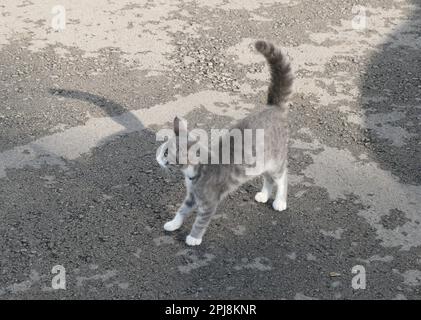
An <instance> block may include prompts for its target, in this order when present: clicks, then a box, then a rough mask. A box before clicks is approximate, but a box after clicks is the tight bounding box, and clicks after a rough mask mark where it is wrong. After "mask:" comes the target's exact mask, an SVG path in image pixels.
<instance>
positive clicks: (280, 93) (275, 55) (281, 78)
mask: <svg viewBox="0 0 421 320" xmlns="http://www.w3.org/2000/svg"><path fill="white" fill-rule="evenodd" d="M255 47H256V50H257V51H259V52H260V53H261V54H263V55H264V56H265V58H266V60H267V62H268V64H269V68H270V74H271V82H270V85H269V92H268V101H267V104H268V105H276V106H283V104H284V103H285V102H286V101H287V99H288V97H289V95H290V94H291V92H292V84H293V82H294V75H293V72H292V70H291V65H290V63H289V59H288V57H287V55H286V54H285V53H284V52H282V51H281V49H279V48H276V47H275V46H274V45H273V44H272V43H270V42H267V41H263V40H259V41H257V42H256V43H255Z"/></svg>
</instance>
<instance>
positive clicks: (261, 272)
mask: <svg viewBox="0 0 421 320" xmlns="http://www.w3.org/2000/svg"><path fill="white" fill-rule="evenodd" d="M56 4H57V1H42V4H39V3H32V2H31V1H26V0H25V1H22V0H5V1H2V3H1V4H0V14H1V19H0V221H1V223H0V299H99V298H105V299H123V298H125V299H181V298H185V299H207V298H213V299H219V298H228V299H238V298H250V299H254V298H260V299H420V297H421V295H420V293H421V292H420V290H421V186H420V184H421V167H420V159H421V152H420V149H421V143H420V131H421V129H420V120H421V112H420V110H421V55H420V54H419V52H420V49H421V40H420V39H421V20H420V17H421V9H420V7H419V6H418V4H417V3H416V2H415V1H411V0H401V1H394V0H367V1H351V0H330V1H325V0H323V1H322V0H316V1H314V0H308V1H299V0H282V1H274V0H258V1H240V0H238V1H237V0H228V1H223V0H207V1H205V0H198V1H153V2H152V1H146V0H145V1H143V0H131V1H128V0H127V1H126V0H123V1H118V2H113V1H107V0H98V1H90V2H86V1H83V0H75V1H72V2H71V4H66V5H65V9H66V27H65V29H64V30H61V31H55V30H53V29H52V27H51V26H52V21H53V18H54V16H55V14H53V13H52V8H53V7H54V6H55V5H56ZM357 4H360V5H363V6H364V7H365V9H366V20H365V21H366V26H365V28H362V29H359V28H358V26H361V23H363V22H362V20H361V19H360V20H358V19H357V20H355V14H356V13H355V12H353V7H354V5H357ZM353 21H354V22H353ZM356 26H357V27H356ZM257 39H268V40H271V41H273V42H275V43H277V44H278V45H280V46H282V47H283V48H284V49H285V50H286V51H287V52H288V54H289V56H290V57H291V60H292V64H293V66H294V69H295V71H296V74H297V79H296V84H295V93H294V95H293V96H292V99H291V107H290V108H291V109H290V127H291V146H290V156H289V167H290V178H289V180H290V185H289V195H288V205H289V207H288V209H287V211H285V212H282V213H279V212H275V211H274V210H272V208H271V206H270V202H269V203H268V204H266V205H262V204H259V203H256V202H255V201H254V194H255V193H256V192H258V190H259V188H260V184H261V182H260V181H259V180H258V179H257V180H255V181H253V182H251V183H249V184H246V185H244V186H243V187H242V188H240V189H239V190H238V191H237V192H235V193H234V194H232V195H231V196H230V197H228V198H227V199H226V201H224V202H223V204H222V205H221V206H220V208H219V211H218V214H217V216H216V217H215V219H214V221H213V222H212V224H211V226H210V227H209V229H208V231H207V233H206V235H205V238H204V241H203V244H202V245H201V246H199V247H194V248H191V247H187V246H186V244H185V243H184V239H185V237H186V235H187V234H188V232H189V229H190V226H191V222H192V221H191V220H190V221H189V222H188V223H187V224H185V225H184V226H183V227H182V228H181V229H180V230H178V231H176V232H175V233H167V232H165V231H164V230H163V224H164V223H165V222H166V221H167V220H169V219H170V218H171V217H172V216H173V214H174V212H175V210H176V209H177V206H178V205H179V204H180V203H181V201H182V200H183V197H184V187H183V181H182V178H181V175H179V174H178V175H177V174H174V175H168V174H167V173H165V172H163V171H162V170H161V169H160V168H159V166H158V164H157V163H156V161H155V150H156V148H157V147H158V145H159V143H158V142H157V141H156V139H155V133H156V132H157V130H159V129H161V128H167V127H170V126H171V121H172V119H173V118H174V116H175V115H179V116H184V117H186V118H187V119H188V120H189V121H190V122H189V123H194V124H195V125H196V126H197V127H201V128H207V129H209V128H213V127H217V128H224V127H226V126H228V125H229V124H230V123H232V122H233V121H235V120H236V119H240V118H242V117H244V116H245V115H246V114H247V113H249V112H250V110H252V109H253V108H254V107H255V105H256V104H259V103H261V102H264V99H265V95H266V88H267V84H268V70H267V67H266V66H265V63H264V61H263V58H262V57H261V56H259V55H258V54H256V52H255V51H254V50H253V48H252V44H253V42H254V41H255V40H257ZM55 265H62V266H63V267H65V269H66V290H53V289H52V288H51V281H52V278H53V276H54V275H53V274H52V273H51V270H52V268H53V266H55ZM356 265H362V266H363V267H364V268H365V270H366V280H367V281H366V289H354V288H353V287H352V286H351V283H352V278H353V277H354V276H355V274H353V273H352V271H351V270H352V268H353V267H354V266H356Z"/></svg>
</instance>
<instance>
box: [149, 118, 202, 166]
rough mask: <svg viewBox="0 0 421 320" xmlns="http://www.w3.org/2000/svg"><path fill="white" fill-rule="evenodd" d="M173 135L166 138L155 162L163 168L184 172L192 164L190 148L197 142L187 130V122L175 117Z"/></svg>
mask: <svg viewBox="0 0 421 320" xmlns="http://www.w3.org/2000/svg"><path fill="white" fill-rule="evenodd" d="M173 130H174V132H173V133H174V134H173V135H171V136H169V137H168V140H167V141H166V142H164V143H163V144H162V145H161V146H160V147H159V148H158V150H157V153H156V161H157V162H158V163H159V165H160V166H161V167H163V168H170V167H175V168H178V169H180V170H185V169H186V168H187V167H188V166H189V165H192V164H197V163H192V161H191V157H189V150H190V148H191V147H192V146H193V145H194V144H196V143H197V142H198V139H197V138H195V137H194V135H192V134H191V133H189V131H188V130H187V121H186V120H184V119H182V118H179V117H175V119H174V129H173Z"/></svg>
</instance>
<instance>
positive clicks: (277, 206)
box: [272, 200, 287, 211]
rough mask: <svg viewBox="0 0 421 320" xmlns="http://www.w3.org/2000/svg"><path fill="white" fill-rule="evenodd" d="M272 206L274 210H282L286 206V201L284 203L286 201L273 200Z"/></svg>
mask: <svg viewBox="0 0 421 320" xmlns="http://www.w3.org/2000/svg"><path fill="white" fill-rule="evenodd" d="M272 207H273V209H275V210H276V211H284V210H285V209H286V208H287V203H286V201H282V200H275V201H273V203H272Z"/></svg>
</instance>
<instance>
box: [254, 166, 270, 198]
mask: <svg viewBox="0 0 421 320" xmlns="http://www.w3.org/2000/svg"><path fill="white" fill-rule="evenodd" d="M273 184H274V181H273V178H272V177H271V176H270V175H269V174H267V173H264V174H263V187H262V190H261V191H260V192H258V193H256V196H255V197H254V200H256V201H257V202H261V203H266V202H267V201H268V200H269V198H270V196H271V195H272V189H273Z"/></svg>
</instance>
